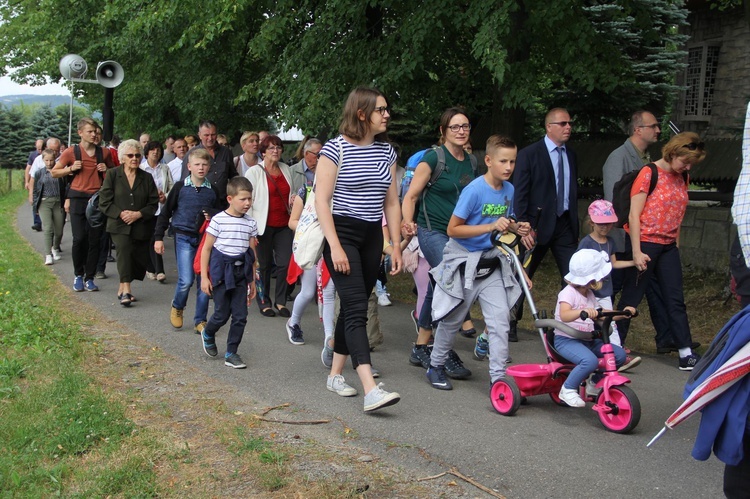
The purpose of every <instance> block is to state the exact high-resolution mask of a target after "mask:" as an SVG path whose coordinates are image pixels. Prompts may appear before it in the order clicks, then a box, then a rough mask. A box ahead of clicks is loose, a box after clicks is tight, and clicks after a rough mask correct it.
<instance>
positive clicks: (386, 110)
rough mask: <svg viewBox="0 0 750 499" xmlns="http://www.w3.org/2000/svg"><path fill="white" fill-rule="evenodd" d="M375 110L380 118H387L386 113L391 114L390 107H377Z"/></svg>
mask: <svg viewBox="0 0 750 499" xmlns="http://www.w3.org/2000/svg"><path fill="white" fill-rule="evenodd" d="M374 110H375V111H377V112H379V113H380V116H385V113H388V114H391V108H390V106H380V107H376V108H375V109H374Z"/></svg>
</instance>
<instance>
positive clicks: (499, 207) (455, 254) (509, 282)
mask: <svg viewBox="0 0 750 499" xmlns="http://www.w3.org/2000/svg"><path fill="white" fill-rule="evenodd" d="M486 151H487V155H486V156H485V158H484V161H485V164H486V165H487V173H485V174H484V175H483V176H481V177H478V178H476V179H474V180H473V181H472V182H471V183H470V184H469V185H467V186H466V187H465V188H464V190H463V191H462V192H461V196H460V197H459V198H458V203H457V204H456V207H455V209H454V210H453V215H452V216H451V219H450V221H449V222H448V236H450V240H449V241H448V244H447V245H446V246H445V250H444V253H443V261H442V262H441V264H440V265H439V266H438V267H436V268H434V269H433V270H432V271H431V273H432V275H433V277H434V278H435V281H436V287H435V296H434V299H433V307H432V312H433V318H434V319H435V320H439V321H440V323H439V325H438V327H437V330H436V331H435V343H434V346H433V349H432V354H431V356H430V368H429V369H428V370H427V379H428V380H429V382H430V384H431V385H432V386H433V387H434V388H437V389H440V390H451V389H452V388H453V387H452V386H451V383H450V381H448V379H447V377H446V371H445V361H446V359H447V358H448V355H449V352H450V350H451V349H452V348H453V342H454V338H455V335H456V331H458V330H459V327H460V326H461V323H462V322H463V320H464V317H465V316H466V312H467V311H468V310H469V308H470V307H471V304H472V303H474V301H475V300H477V299H478V300H479V303H480V305H481V307H482V313H483V314H484V318H485V323H486V324H487V333H488V341H489V350H490V378H491V380H492V382H494V381H496V380H498V379H500V378H502V377H504V376H505V364H506V360H507V358H508V331H509V329H510V307H511V306H512V305H513V303H515V300H516V299H517V298H518V296H519V295H520V286H519V285H518V281H517V280H516V278H515V276H514V274H513V271H512V269H511V267H510V265H509V263H508V261H507V259H506V257H505V256H502V254H501V253H500V252H499V250H497V249H496V248H495V247H494V245H493V244H492V241H491V240H490V234H491V233H492V231H494V230H497V231H499V232H502V233H504V232H507V231H509V230H510V231H511V232H515V233H516V234H519V235H521V236H525V235H527V234H528V233H529V231H530V226H529V224H528V223H527V222H520V223H519V222H514V221H511V219H510V217H512V216H513V191H514V189H513V185H512V184H511V183H510V182H508V179H509V178H510V176H511V175H512V174H513V169H514V168H515V164H516V153H517V151H518V149H517V148H516V145H515V143H514V142H513V141H512V140H511V139H509V138H507V137H502V136H500V135H493V136H491V137H490V138H489V139H487V147H486ZM524 278H526V280H527V282H528V283H529V285H530V284H531V283H530V281H529V280H528V278H527V277H526V276H524ZM467 371H468V370H467ZM470 375H471V373H470V372H468V374H465V375H464V376H462V378H466V377H468V376H470Z"/></svg>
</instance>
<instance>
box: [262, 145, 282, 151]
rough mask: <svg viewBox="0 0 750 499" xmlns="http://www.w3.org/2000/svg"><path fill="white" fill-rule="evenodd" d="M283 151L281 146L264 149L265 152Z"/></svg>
mask: <svg viewBox="0 0 750 499" xmlns="http://www.w3.org/2000/svg"><path fill="white" fill-rule="evenodd" d="M283 150H284V148H283V147H281V146H271V147H268V148H266V151H279V152H281V151H283Z"/></svg>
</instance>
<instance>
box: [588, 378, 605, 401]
mask: <svg viewBox="0 0 750 499" xmlns="http://www.w3.org/2000/svg"><path fill="white" fill-rule="evenodd" d="M601 391H602V389H601V388H597V387H596V383H594V380H592V379H591V378H590V377H589V379H587V380H586V395H588V396H589V397H594V400H596V398H597V397H598V396H599V393H601Z"/></svg>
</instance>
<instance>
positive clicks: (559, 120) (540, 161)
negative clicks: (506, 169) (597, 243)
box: [509, 108, 579, 341]
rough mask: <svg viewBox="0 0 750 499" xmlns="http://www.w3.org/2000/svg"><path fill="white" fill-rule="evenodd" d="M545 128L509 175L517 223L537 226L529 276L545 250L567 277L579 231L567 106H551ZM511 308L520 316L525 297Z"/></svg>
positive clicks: (512, 333) (513, 337)
mask: <svg viewBox="0 0 750 499" xmlns="http://www.w3.org/2000/svg"><path fill="white" fill-rule="evenodd" d="M544 126H545V129H546V131H547V134H546V135H545V136H544V138H543V139H542V140H540V141H539V142H535V143H533V144H531V145H529V146H527V147H525V148H523V149H521V150H520V151H519V152H518V158H517V160H516V170H515V172H514V174H513V178H512V179H511V183H512V184H513V186H514V187H515V189H516V190H515V199H514V209H515V213H516V217H518V220H519V221H522V222H529V223H531V226H532V227H536V248H535V249H534V252H533V254H532V257H531V262H530V263H529V267H528V269H527V273H528V274H529V277H533V276H534V272H536V269H537V268H538V267H539V264H540V263H541V262H542V260H543V259H544V256H545V255H546V254H547V251H548V250H551V251H552V256H554V258H555V262H556V263H557V269H558V270H559V271H560V276H561V277H565V275H566V274H567V273H568V264H569V262H570V257H571V256H573V253H575V251H576V248H577V247H578V233H579V227H578V209H577V208H578V204H577V199H578V175H577V171H578V170H577V162H576V155H575V152H573V151H572V150H571V149H570V148H569V147H567V146H566V144H567V142H568V140H569V139H570V132H571V130H572V126H573V122H572V121H571V120H570V114H568V111H567V110H565V109H563V108H554V109H551V110H550V111H549V112H548V113H547V116H545V118H544ZM540 209H541V211H539V210H540ZM537 217H538V218H539V220H537ZM515 308H517V314H516V316H517V318H518V319H520V318H521V316H522V312H523V296H522V297H521V300H520V301H519V303H518V304H517V307H515ZM516 323H517V320H512V321H511V331H510V335H509V339H510V341H518V338H517V336H516Z"/></svg>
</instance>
